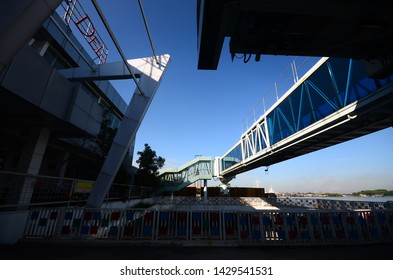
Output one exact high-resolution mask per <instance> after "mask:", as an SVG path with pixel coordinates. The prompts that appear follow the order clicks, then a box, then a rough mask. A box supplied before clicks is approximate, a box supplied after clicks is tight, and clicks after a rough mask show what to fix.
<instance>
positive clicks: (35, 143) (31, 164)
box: [18, 127, 50, 208]
mask: <svg viewBox="0 0 393 280" xmlns="http://www.w3.org/2000/svg"><path fill="white" fill-rule="evenodd" d="M49 135H50V129H49V128H47V127H42V128H41V129H40V130H39V131H34V132H33V133H32V135H31V136H33V137H32V139H30V140H29V141H28V142H27V143H26V145H25V147H24V148H23V152H22V156H21V159H20V167H21V168H24V170H26V174H27V177H26V178H25V181H24V183H23V186H22V189H21V192H20V196H19V201H18V204H20V205H21V207H22V208H24V205H27V204H29V203H30V200H31V197H32V195H33V191H34V187H35V182H36V177H35V176H36V175H38V173H39V171H40V168H41V163H42V159H43V158H44V154H45V150H46V146H47V143H48V140H49ZM23 172H24V171H23ZM29 175H31V176H29ZM26 207H27V206H26Z"/></svg>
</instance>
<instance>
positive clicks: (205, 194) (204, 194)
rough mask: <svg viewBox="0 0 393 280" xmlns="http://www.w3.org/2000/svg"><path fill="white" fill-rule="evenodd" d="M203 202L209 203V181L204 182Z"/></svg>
mask: <svg viewBox="0 0 393 280" xmlns="http://www.w3.org/2000/svg"><path fill="white" fill-rule="evenodd" d="M203 201H204V202H207V180H206V179H205V180H203Z"/></svg>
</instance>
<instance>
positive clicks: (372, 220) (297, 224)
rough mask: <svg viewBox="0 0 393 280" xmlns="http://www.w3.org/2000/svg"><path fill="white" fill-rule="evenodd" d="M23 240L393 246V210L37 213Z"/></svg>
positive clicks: (80, 210)
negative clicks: (378, 243)
mask: <svg viewBox="0 0 393 280" xmlns="http://www.w3.org/2000/svg"><path fill="white" fill-rule="evenodd" d="M25 238H27V239H29V238H35V239H37V238H45V239H54V240H64V239H75V240H78V239H106V240H111V239H114V240H124V241H126V240H127V241H135V242H138V241H144V242H147V241H154V242H161V241H162V242H165V241H170V242H180V243H186V242H189V243H190V242H202V243H206V244H212V242H216V243H217V244H222V243H236V244H261V245H285V244H294V245H296V244H300V245H318V244H348V243H349V244H351V243H371V242H392V241H393V211H392V210H359V211H320V210H315V211H294V212H289V211H265V210H260V211H224V210H203V211H185V210H159V211H157V210H149V209H128V210H124V209H123V210H119V209H85V208H56V209H55V208H54V209H48V208H46V209H33V210H31V211H30V213H29V217H28V221H27V224H26V229H25Z"/></svg>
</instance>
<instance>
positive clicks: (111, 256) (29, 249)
mask: <svg viewBox="0 0 393 280" xmlns="http://www.w3.org/2000/svg"><path fill="white" fill-rule="evenodd" d="M0 259H2V260H6V259H8V260H49V259H50V260H136V259H139V260H164V259H165V260H181V259H182V260H259V259H260V260H392V259H393V243H383V244H369V245H335V246H285V247H283V246H263V247H255V246H254V247H245V246H243V247H229V246H226V247H219V246H209V247H206V246H171V245H135V244H126V243H121V244H120V243H113V242H112V243H102V242H101V243H86V242H85V243H75V242H73V243H70V242H65V243H64V242H63V243H53V242H48V241H46V242H23V243H19V244H16V245H1V246H0Z"/></svg>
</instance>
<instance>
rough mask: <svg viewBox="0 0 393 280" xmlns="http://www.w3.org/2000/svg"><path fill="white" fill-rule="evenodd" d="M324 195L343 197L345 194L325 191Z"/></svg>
mask: <svg viewBox="0 0 393 280" xmlns="http://www.w3.org/2000/svg"><path fill="white" fill-rule="evenodd" d="M322 195H324V196H328V197H341V196H343V195H342V194H339V193H323V194H322Z"/></svg>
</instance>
